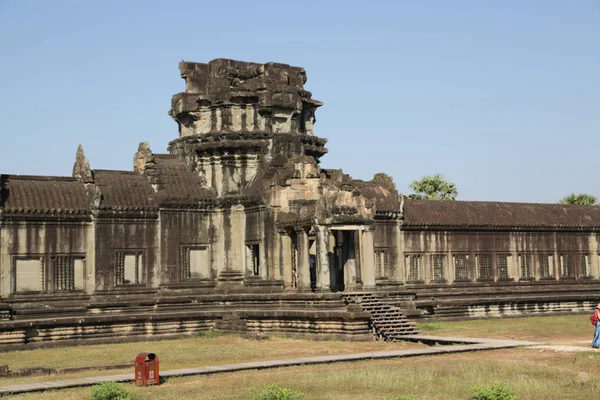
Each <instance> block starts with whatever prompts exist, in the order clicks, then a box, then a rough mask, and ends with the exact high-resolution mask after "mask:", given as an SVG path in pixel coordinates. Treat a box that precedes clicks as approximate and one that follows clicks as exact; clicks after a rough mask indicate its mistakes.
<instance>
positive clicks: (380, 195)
mask: <svg viewBox="0 0 600 400" xmlns="http://www.w3.org/2000/svg"><path fill="white" fill-rule="evenodd" d="M354 184H355V185H356V187H357V188H358V189H359V190H360V192H361V194H362V195H363V196H364V197H366V198H367V199H371V200H375V208H376V209H377V211H398V210H399V209H400V197H399V196H398V192H396V191H395V190H389V189H388V188H386V187H384V186H382V185H380V184H379V183H374V182H363V181H358V180H355V181H354Z"/></svg>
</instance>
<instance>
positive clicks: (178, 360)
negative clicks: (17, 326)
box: [0, 335, 425, 386]
mask: <svg viewBox="0 0 600 400" xmlns="http://www.w3.org/2000/svg"><path fill="white" fill-rule="evenodd" d="M419 347H425V346H424V345H421V344H417V343H409V342H401V343H386V342H346V341H335V340H329V341H313V340H304V339H291V338H284V337H271V338H269V339H266V340H253V339H244V338H241V337H239V336H230V335H223V336H218V337H202V336H198V337H189V338H184V339H178V340H163V341H149V342H137V343H118V344H104V345H86V346H75V347H66V348H52V349H35V350H25V351H14V352H8V353H0V359H1V360H2V364H8V365H9V367H10V369H11V370H18V369H21V368H25V367H32V366H45V367H50V368H68V367H69V368H70V367H85V366H92V365H116V364H128V363H131V364H133V360H134V358H135V356H136V355H137V354H138V353H142V352H153V353H156V354H157V355H158V357H159V360H160V367H161V369H162V370H169V369H179V368H189V367H199V366H206V365H218V364H232V363H241V362H249V361H261V360H271V359H286V358H295V357H310V356H325V355H335V354H350V353H362V352H371V351H385V350H402V349H409V348H419ZM125 372H133V370H132V368H128V369H125V370H107V371H86V372H79V373H72V374H56V375H48V376H35V377H22V378H4V379H1V380H0V385H2V386H4V385H10V384H15V383H32V382H43V381H48V380H62V379H72V378H82V377H89V376H98V375H113V374H119V373H125Z"/></svg>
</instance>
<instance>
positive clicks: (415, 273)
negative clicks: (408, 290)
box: [406, 254, 424, 282]
mask: <svg viewBox="0 0 600 400" xmlns="http://www.w3.org/2000/svg"><path fill="white" fill-rule="evenodd" d="M423 260H424V257H423V255H422V254H410V255H407V256H406V266H407V268H408V281H409V282H419V281H422V280H423Z"/></svg>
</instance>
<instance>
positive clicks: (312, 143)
mask: <svg viewBox="0 0 600 400" xmlns="http://www.w3.org/2000/svg"><path fill="white" fill-rule="evenodd" d="M179 69H180V71H181V76H182V77H183V78H184V79H185V82H186V90H185V92H183V93H178V94H176V95H174V96H173V99H172V106H171V110H170V111H169V115H171V117H173V119H174V120H175V121H176V122H177V124H178V126H179V138H178V139H176V140H174V141H172V142H171V143H170V144H169V151H170V152H171V154H177V155H179V156H181V157H182V158H183V159H184V160H185V162H186V164H187V165H188V167H189V168H190V169H192V170H195V171H197V172H198V174H199V176H200V177H201V178H202V179H203V181H204V185H205V186H206V187H207V188H212V189H214V190H215V192H216V194H217V195H218V196H223V195H239V194H243V191H244V188H245V187H247V186H248V184H249V183H250V182H251V181H252V179H253V178H254V177H255V176H256V174H257V172H258V170H259V169H260V167H261V166H264V165H266V163H269V162H270V161H271V160H272V159H273V158H274V157H275V156H276V155H277V154H282V153H286V155H289V154H290V153H291V154H298V155H309V156H311V157H314V158H315V161H316V162H318V158H319V157H320V156H321V155H323V154H325V153H326V151H327V150H326V149H325V148H324V144H325V140H322V139H318V138H316V137H314V136H313V125H314V122H315V110H316V109H317V107H319V106H321V105H322V103H320V102H319V101H316V100H313V99H312V98H311V96H312V95H311V93H310V92H308V91H306V90H304V87H303V85H304V83H305V82H306V73H305V71H304V69H303V68H299V67H292V66H289V65H286V64H277V63H266V64H255V63H250V62H242V61H234V60H226V59H216V60H213V61H211V62H209V63H207V64H204V63H193V62H181V63H180V64H179Z"/></svg>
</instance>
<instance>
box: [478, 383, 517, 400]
mask: <svg viewBox="0 0 600 400" xmlns="http://www.w3.org/2000/svg"><path fill="white" fill-rule="evenodd" d="M472 390H473V399H474V400H519V398H518V397H517V395H516V394H515V391H514V389H513V388H511V387H510V386H508V385H507V384H506V383H504V382H494V383H492V384H491V385H490V386H481V387H474V388H473V389H472Z"/></svg>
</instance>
